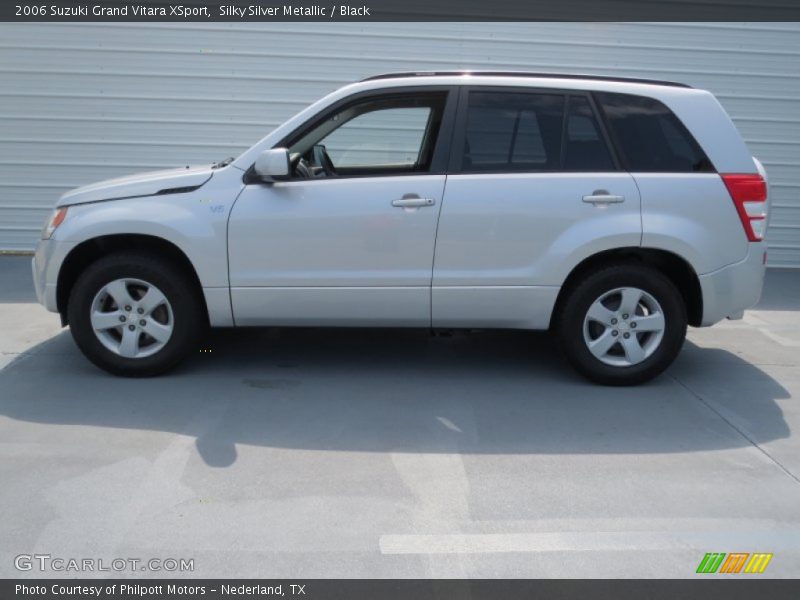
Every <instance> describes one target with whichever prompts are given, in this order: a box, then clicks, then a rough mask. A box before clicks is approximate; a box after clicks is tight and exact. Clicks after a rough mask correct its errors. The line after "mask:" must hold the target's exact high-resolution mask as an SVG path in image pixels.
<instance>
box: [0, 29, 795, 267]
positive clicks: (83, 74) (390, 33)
mask: <svg viewBox="0 0 800 600" xmlns="http://www.w3.org/2000/svg"><path fill="white" fill-rule="evenodd" d="M798 64H800V24H797V23H784V24H768V23H758V24H728V23H713V24H700V23H682V24H681V23H677V24H667V23H664V24H645V23H637V24H610V23H570V24H555V23H427V24H426V23H391V24H388V23H372V24H367V25H364V24H356V23H333V24H328V23H306V24H297V23H294V24H293V23H278V24H267V23H253V24H212V25H205V24H195V23H192V24H179V25H177V24H168V23H163V24H146V25H142V24H20V23H16V24H10V23H3V24H0V78H1V80H2V82H3V83H2V86H0V249H7V250H8V249H16V250H27V249H31V248H32V247H33V246H34V244H35V242H36V238H37V237H38V233H39V229H40V227H41V223H42V221H43V219H44V218H45V215H46V214H47V212H48V211H49V208H50V207H51V206H52V205H53V202H54V200H55V199H56V197H57V196H58V195H60V194H61V193H62V192H63V191H65V190H66V189H68V188H70V187H74V186H77V185H81V184H85V183H89V182H92V181H96V180H98V179H104V178H108V177H114V176H118V175H124V174H126V173H130V172H135V171H141V170H146V169H155V168H161V167H169V166H179V165H184V164H189V163H207V162H210V161H213V160H216V159H220V158H224V157H226V156H230V155H235V154H237V153H238V152H240V151H241V150H243V149H244V148H246V147H247V146H249V145H250V144H251V143H252V142H254V141H255V140H257V139H259V138H260V137H262V136H263V135H264V134H265V133H266V132H267V131H268V130H269V129H271V128H272V127H274V126H275V125H277V124H278V123H280V122H281V121H282V120H283V119H285V118H286V117H288V116H289V115H291V114H293V113H294V112H296V111H297V110H299V109H300V108H301V107H303V106H305V105H307V104H309V103H310V102H312V101H313V100H315V99H317V98H318V97H320V96H321V95H323V94H325V93H326V92H329V91H331V90H333V89H335V88H336V87H338V86H339V85H341V84H343V83H346V82H350V81H354V80H357V79H361V78H363V77H365V76H368V75H373V74H376V73H381V72H386V71H402V70H432V69H459V68H474V69H488V68H490V69H508V70H541V71H556V72H557V71H562V72H577V73H594V74H607V75H618V76H628V77H636V76H640V77H652V78H661V79H672V80H676V81H681V82H685V83H688V84H690V85H693V86H697V87H702V88H706V89H709V90H711V91H712V92H714V93H715V94H716V95H717V97H718V98H719V99H720V101H721V102H722V103H723V105H724V106H725V108H726V109H727V110H728V112H729V113H730V114H731V116H732V117H733V118H734V120H735V121H736V123H737V125H738V126H739V128H740V130H741V131H742V133H743V134H744V136H745V138H746V140H747V142H748V143H749V145H750V147H751V149H752V151H753V153H754V154H755V155H756V156H758V157H759V158H760V159H761V160H762V161H763V162H764V163H765V165H766V166H767V169H768V171H769V174H770V178H771V183H772V188H771V189H772V197H773V207H774V210H773V216H772V225H771V228H770V231H769V234H768V240H769V242H770V254H769V260H770V264H772V265H778V266H794V267H797V266H800V102H799V101H798V98H800V68H798Z"/></svg>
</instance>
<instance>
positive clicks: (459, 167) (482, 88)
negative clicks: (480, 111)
mask: <svg viewBox="0 0 800 600" xmlns="http://www.w3.org/2000/svg"><path fill="white" fill-rule="evenodd" d="M460 88H461V89H460V90H459V94H458V111H457V114H456V119H455V127H454V133H453V141H452V144H451V147H450V163H449V167H448V170H447V171H448V174H449V175H499V174H505V175H509V174H512V175H519V174H526V173H528V174H537V173H543V174H545V173H546V174H550V173H567V174H569V173H618V172H621V171H624V169H623V168H622V165H621V162H620V160H619V156H618V155H617V152H616V148H615V147H614V145H613V144H612V143H611V140H610V139H609V136H608V131H607V130H606V127H605V123H604V122H603V121H602V119H601V115H600V114H599V112H598V107H597V105H596V104H595V102H594V98H592V93H591V92H590V91H589V90H572V89H562V88H539V87H528V86H497V85H464V86H460ZM471 92H485V93H511V94H527V95H544V96H563V98H564V114H563V117H562V127H561V129H562V131H561V148H560V152H561V156H559V163H561V164H563V154H564V151H565V144H564V141H565V133H566V127H567V116H568V111H569V99H570V97H571V96H576V97H584V98H587V99H588V101H589V108H590V109H591V111H592V113H593V115H594V118H595V121H596V122H597V124H598V128H599V133H600V136H601V139H602V140H603V143H604V144H605V145H606V148H607V150H608V153H609V156H610V157H611V162H612V163H613V165H614V166H613V169H611V170H604V171H571V170H567V169H563V168H559V169H514V170H497V169H480V170H477V169H476V170H470V171H465V170H464V169H463V162H464V150H465V148H466V139H467V113H468V111H469V94H470V93H471Z"/></svg>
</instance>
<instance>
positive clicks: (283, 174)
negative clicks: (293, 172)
mask: <svg viewBox="0 0 800 600" xmlns="http://www.w3.org/2000/svg"><path fill="white" fill-rule="evenodd" d="M253 170H254V171H255V173H256V175H257V176H258V177H259V178H260V179H261V180H262V181H266V182H274V181H278V180H280V179H286V178H288V177H289V151H288V150H287V149H286V148H272V149H271V150H264V151H263V152H262V153H261V154H259V155H258V157H257V158H256V164H255V165H254V166H253Z"/></svg>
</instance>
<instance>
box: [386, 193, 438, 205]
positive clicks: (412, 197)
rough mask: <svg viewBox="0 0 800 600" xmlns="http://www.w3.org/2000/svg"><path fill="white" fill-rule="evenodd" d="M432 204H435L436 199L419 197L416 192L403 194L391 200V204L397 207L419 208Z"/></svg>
mask: <svg viewBox="0 0 800 600" xmlns="http://www.w3.org/2000/svg"><path fill="white" fill-rule="evenodd" d="M434 204H436V200H434V199H433V198H420V197H419V196H418V195H417V194H404V195H403V197H402V198H399V199H397V200H392V206H396V207H398V208H420V207H422V206H433V205H434Z"/></svg>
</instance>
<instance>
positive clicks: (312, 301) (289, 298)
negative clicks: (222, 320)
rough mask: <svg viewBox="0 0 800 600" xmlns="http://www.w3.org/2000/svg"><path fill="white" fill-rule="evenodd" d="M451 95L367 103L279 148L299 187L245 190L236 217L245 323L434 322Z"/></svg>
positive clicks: (236, 267)
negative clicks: (442, 143)
mask: <svg viewBox="0 0 800 600" xmlns="http://www.w3.org/2000/svg"><path fill="white" fill-rule="evenodd" d="M448 95H449V91H448V90H438V91H437V90H427V91H424V92H420V91H414V92H402V91H401V92H395V93H393V94H391V95H388V96H387V95H386V94H383V95H381V96H374V95H373V96H368V97H359V98H357V99H356V100H354V101H352V102H344V103H343V104H341V105H337V106H335V107H334V108H332V109H331V110H330V111H329V112H328V114H326V115H323V117H322V118H321V119H315V120H314V122H313V123H311V124H309V125H308V127H306V128H301V131H298V132H296V133H295V134H292V136H290V138H288V139H287V140H286V141H285V144H281V145H285V146H286V147H288V148H289V151H290V158H291V164H292V176H291V178H290V179H289V180H287V181H278V182H275V183H271V184H266V183H261V182H255V183H251V184H249V185H246V186H245V189H244V190H243V191H242V193H241V194H240V196H239V198H238V200H237V201H236V204H235V205H234V207H233V210H232V213H231V217H230V222H229V228H228V240H229V242H228V244H229V261H230V282H231V299H232V303H233V313H234V319H235V322H236V324H237V325H373V324H385V325H397V326H429V325H430V285H431V276H432V263H433V252H434V243H435V238H436V225H437V220H438V214H439V208H440V205H441V201H442V196H443V192H444V184H445V175H444V172H443V171H444V169H443V165H444V160H445V159H446V156H445V155H442V156H441V158H440V157H439V156H438V155H437V152H438V150H437V146H438V141H439V138H441V137H444V136H443V135H441V134H442V132H443V129H444V128H443V126H442V122H443V118H444V115H445V113H446V110H445V109H446V105H447V100H448ZM439 163H441V165H442V168H441V169H440V168H438V167H437V165H438V164H439Z"/></svg>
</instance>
